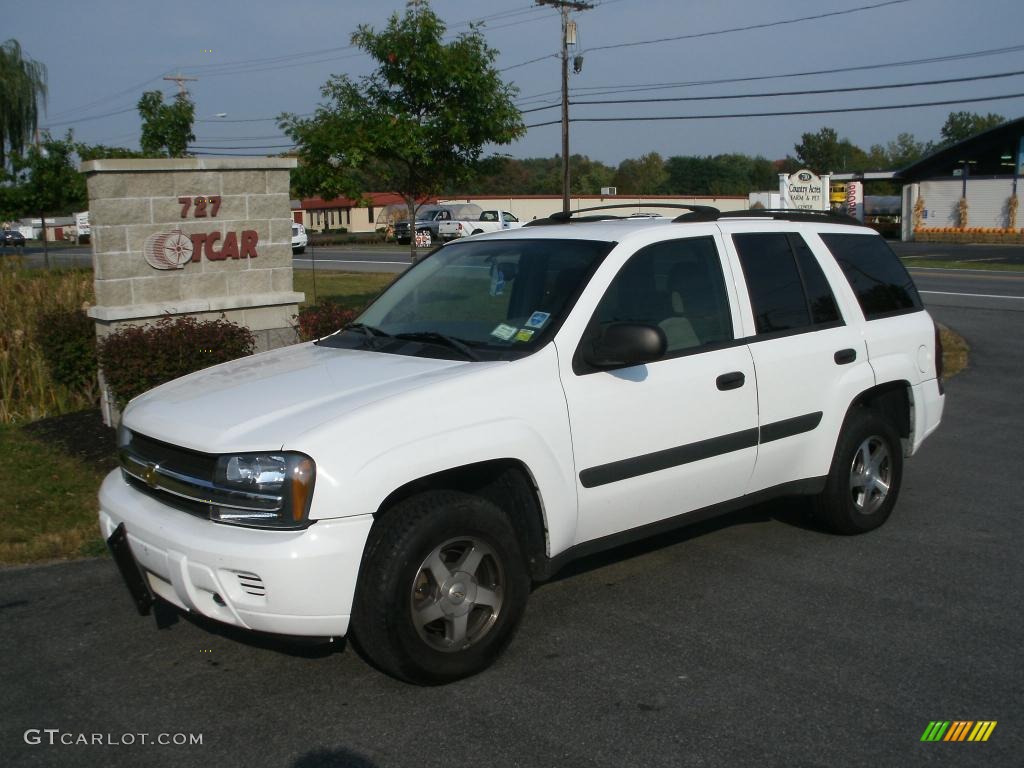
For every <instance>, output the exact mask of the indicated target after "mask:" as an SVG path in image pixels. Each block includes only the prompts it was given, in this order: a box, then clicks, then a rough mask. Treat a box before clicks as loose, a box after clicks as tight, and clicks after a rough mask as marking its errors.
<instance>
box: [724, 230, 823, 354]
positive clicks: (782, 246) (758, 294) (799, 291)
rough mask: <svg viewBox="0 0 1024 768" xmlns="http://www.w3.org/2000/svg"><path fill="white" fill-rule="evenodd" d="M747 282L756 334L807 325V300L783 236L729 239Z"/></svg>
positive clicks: (759, 235)
mask: <svg viewBox="0 0 1024 768" xmlns="http://www.w3.org/2000/svg"><path fill="white" fill-rule="evenodd" d="M732 241H733V242H734V243H735V244H736V251H737V253H738V254H739V257H740V264H741V265H742V266H743V274H744V276H745V277H746V280H747V292H748V293H749V294H750V303H751V304H752V305H753V310H754V322H755V323H756V325H757V332H758V333H759V334H760V333H775V332H777V331H789V330H793V329H795V328H805V327H807V326H809V325H810V324H811V315H810V312H809V311H808V309H807V296H806V295H805V294H804V288H803V284H802V283H801V281H800V271H799V270H798V269H797V267H796V260H795V259H794V258H793V249H792V248H791V247H790V245H789V238H788V237H787V236H786V235H785V234H783V233H774V232H772V233H767V232H762V233H757V234H746V235H733V236H732Z"/></svg>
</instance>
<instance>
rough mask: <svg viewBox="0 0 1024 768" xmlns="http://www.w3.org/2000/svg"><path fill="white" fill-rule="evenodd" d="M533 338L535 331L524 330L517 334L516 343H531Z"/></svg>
mask: <svg viewBox="0 0 1024 768" xmlns="http://www.w3.org/2000/svg"><path fill="white" fill-rule="evenodd" d="M532 338H533V331H531V330H530V329H529V328H523V330H521V331H520V332H519V333H517V334H516V341H529V340H530V339H532Z"/></svg>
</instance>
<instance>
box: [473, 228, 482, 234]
mask: <svg viewBox="0 0 1024 768" xmlns="http://www.w3.org/2000/svg"><path fill="white" fill-rule="evenodd" d="M481 232H483V230H482V229H474V230H473V234H474V235H479V234H480V233H481Z"/></svg>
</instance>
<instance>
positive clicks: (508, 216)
mask: <svg viewBox="0 0 1024 768" xmlns="http://www.w3.org/2000/svg"><path fill="white" fill-rule="evenodd" d="M501 218H502V219H504V220H505V221H506V222H510V223H514V222H518V221H519V219H517V218H516V217H515V216H513V215H512V214H511V213H509V212H508V211H506V212H505V213H503V214H501Z"/></svg>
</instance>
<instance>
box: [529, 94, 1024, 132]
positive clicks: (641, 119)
mask: <svg viewBox="0 0 1024 768" xmlns="http://www.w3.org/2000/svg"><path fill="white" fill-rule="evenodd" d="M1020 98H1024V93H1010V94H1006V95H1004V96H979V97H977V98H972V99H949V100H947V101H925V102H919V103H917V104H886V105H882V106H871V107H844V108H838V109H801V110H793V111H787V112H741V113H735V114H730V115H656V116H650V117H637V116H627V117H574V118H572V119H571V120H570V122H573V123H631V122H647V121H652V122H654V121H661V120H724V119H730V120H731V119H736V118H745V117H791V116H796V115H836V114H846V113H850V112H882V111H886V110H898V109H917V108H920V107H944V106H949V105H952V104H977V103H978V102H983V101H1006V100H1007V99H1020ZM560 123H561V120H548V121H547V122H544V123H534V124H532V125H528V126H526V127H527V128H543V127H544V126H548V125H559V124H560Z"/></svg>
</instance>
